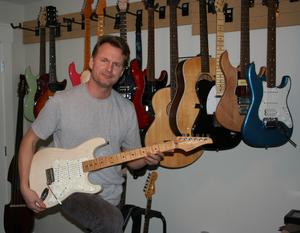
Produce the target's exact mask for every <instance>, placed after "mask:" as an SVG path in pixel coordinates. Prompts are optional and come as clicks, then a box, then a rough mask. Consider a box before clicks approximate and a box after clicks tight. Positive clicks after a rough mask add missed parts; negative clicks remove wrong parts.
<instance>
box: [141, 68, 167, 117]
mask: <svg viewBox="0 0 300 233" xmlns="http://www.w3.org/2000/svg"><path fill="white" fill-rule="evenodd" d="M144 73H145V74H147V70H144ZM167 82H168V73H167V72H166V71H165V70H163V71H161V73H160V76H159V78H158V79H151V78H149V77H147V75H145V90H144V94H143V98H142V103H143V105H144V106H145V107H146V108H147V109H148V112H149V114H150V115H151V116H153V117H154V110H153V106H152V98H153V95H154V94H155V93H156V92H157V91H158V90H160V89H162V88H164V87H166V85H167Z"/></svg>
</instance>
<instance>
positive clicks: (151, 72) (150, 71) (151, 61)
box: [147, 7, 155, 80]
mask: <svg viewBox="0 0 300 233" xmlns="http://www.w3.org/2000/svg"><path fill="white" fill-rule="evenodd" d="M147 11H148V60H147V79H148V80H155V53H154V45H155V42H154V8H153V7H148V8H147Z"/></svg>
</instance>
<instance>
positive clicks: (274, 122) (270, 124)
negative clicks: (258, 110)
mask: <svg viewBox="0 0 300 233" xmlns="http://www.w3.org/2000/svg"><path fill="white" fill-rule="evenodd" d="M263 123H264V125H265V127H266V128H277V127H278V118H264V120H263Z"/></svg>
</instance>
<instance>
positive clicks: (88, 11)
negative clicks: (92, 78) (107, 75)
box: [69, 0, 93, 86]
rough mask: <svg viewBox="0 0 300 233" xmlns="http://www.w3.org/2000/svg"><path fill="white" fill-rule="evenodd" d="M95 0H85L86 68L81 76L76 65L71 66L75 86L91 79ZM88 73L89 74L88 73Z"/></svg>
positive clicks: (72, 80) (71, 78) (83, 10)
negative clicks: (92, 21)
mask: <svg viewBox="0 0 300 233" xmlns="http://www.w3.org/2000/svg"><path fill="white" fill-rule="evenodd" d="M92 4H93V0H85V1H84V3H83V9H82V13H83V15H84V26H85V33H84V66H83V71H84V72H83V73H82V74H79V73H77V71H76V67H75V63H74V62H72V63H71V64H70V65H69V77H70V80H71V82H72V85H73V86H77V85H79V84H80V83H81V82H86V81H87V80H88V79H89V60H90V53H91V42H90V37H91V15H92ZM86 71H87V72H86Z"/></svg>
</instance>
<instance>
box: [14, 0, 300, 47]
mask: <svg viewBox="0 0 300 233" xmlns="http://www.w3.org/2000/svg"><path fill="white" fill-rule="evenodd" d="M213 2H214V1H212V0H208V3H209V4H208V13H209V14H208V20H207V22H208V33H209V34H211V33H215V31H216V16H215V14H214V12H213V9H212V8H213V6H212V3H213ZM250 2H252V3H251V4H252V6H251V8H250V30H251V29H261V28H266V26H267V7H266V6H263V5H262V3H261V1H254V0H253V1H250ZM155 4H158V5H160V7H159V9H156V10H155V12H158V14H156V15H155V18H154V20H155V22H154V25H155V27H156V28H162V27H169V8H168V6H167V5H166V1H165V0H164V1H163V0H157V1H156V2H155ZM198 5H199V1H198V0H187V2H185V3H182V4H181V6H178V7H177V9H178V12H177V13H178V17H177V25H178V26H182V25H191V26H192V35H199V33H200V26H199V23H200V22H199V6H198ZM240 5H241V2H240V0H226V7H225V9H224V15H225V22H226V23H225V27H224V31H225V32H233V31H240V13H241V12H240ZM143 9H145V5H144V3H143V1H141V2H133V3H130V4H129V9H128V11H127V13H128V18H127V31H128V32H130V31H135V20H134V19H133V18H132V17H136V14H135V13H132V12H137V11H138V10H143ZM58 13H59V12H58ZM117 14H118V10H117V7H116V6H108V7H106V8H105V17H107V19H108V20H106V21H105V25H104V33H105V34H112V33H119V30H118V29H117V24H116V23H115V22H114V21H116V17H117ZM64 18H65V21H64ZM66 19H67V21H66ZM68 19H69V20H68ZM95 19H96V18H95V16H93V20H92V22H91V36H93V35H95V34H96V26H97V25H96V24H97V23H96V22H95ZM83 20H84V19H83V18H82V14H81V12H75V13H70V14H65V15H61V16H58V22H64V23H66V24H67V25H64V24H61V26H60V27H61V34H60V37H59V38H57V39H58V40H63V39H71V38H80V37H84V30H83V29H82V24H83ZM147 21H148V15H147V14H143V16H142V22H144V23H143V26H142V28H141V29H142V30H147ZM276 22H277V27H285V26H292V25H300V1H295V0H282V1H280V2H279V14H278V19H277V20H276ZM36 27H38V26H37V20H31V21H25V22H23V24H22V25H21V23H20V24H19V26H17V27H16V26H14V28H19V29H23V43H24V44H30V43H39V38H38V36H37V35H36V33H32V30H34V29H32V30H31V28H36ZM27 29H30V30H27ZM47 38H48V37H47Z"/></svg>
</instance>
